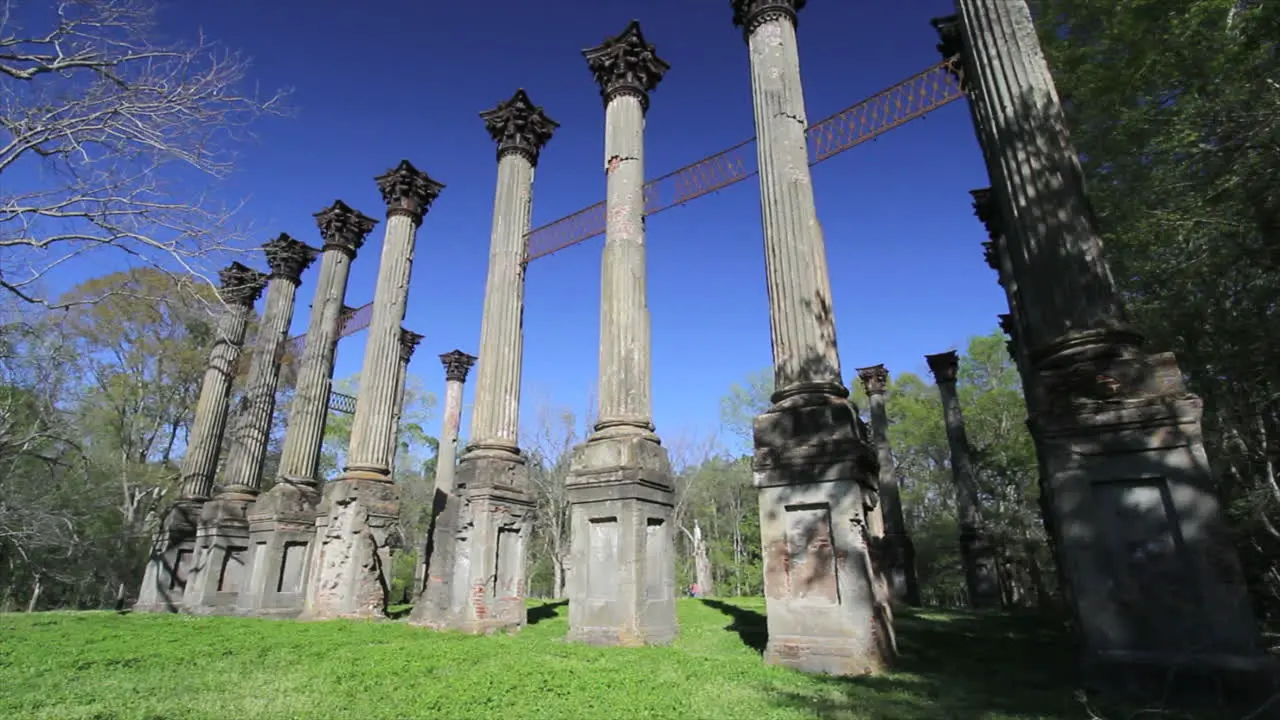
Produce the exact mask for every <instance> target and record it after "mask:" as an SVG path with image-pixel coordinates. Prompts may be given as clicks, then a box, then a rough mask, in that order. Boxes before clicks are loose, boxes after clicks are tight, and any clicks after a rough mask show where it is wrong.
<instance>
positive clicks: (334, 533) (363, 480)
mask: <svg viewBox="0 0 1280 720" xmlns="http://www.w3.org/2000/svg"><path fill="white" fill-rule="evenodd" d="M399 512H400V489H399V488H398V487H396V486H395V485H393V484H391V483H389V482H386V481H385V480H380V479H371V478H368V477H365V476H364V473H350V472H349V473H346V474H344V475H343V477H340V478H338V479H337V480H333V481H332V482H330V483H328V484H327V485H326V486H325V489H324V496H323V500H322V501H321V504H320V507H319V509H318V511H317V516H318V517H317V519H316V536H315V539H314V540H313V545H312V559H311V577H310V579H309V580H308V584H307V588H306V596H307V600H306V603H305V605H304V608H303V611H302V613H301V615H300V617H301V618H302V619H304V620H327V619H332V618H385V617H386V615H387V602H388V601H389V600H390V597H389V595H390V591H391V548H390V547H389V542H391V541H392V540H393V538H394V537H395V536H397V535H398V529H397V527H396V524H397V522H398V520H399Z"/></svg>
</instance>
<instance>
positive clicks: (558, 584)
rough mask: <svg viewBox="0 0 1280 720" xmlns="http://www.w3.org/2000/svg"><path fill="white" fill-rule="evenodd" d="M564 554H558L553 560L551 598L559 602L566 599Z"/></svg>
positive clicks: (555, 554)
mask: <svg viewBox="0 0 1280 720" xmlns="http://www.w3.org/2000/svg"><path fill="white" fill-rule="evenodd" d="M564 563H565V559H564V553H563V552H556V553H554V556H553V557H552V558H551V597H552V598H553V599H556V600H559V599H561V598H563V597H564V594H565V593H564Z"/></svg>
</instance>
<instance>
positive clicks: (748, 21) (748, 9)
mask: <svg viewBox="0 0 1280 720" xmlns="http://www.w3.org/2000/svg"><path fill="white" fill-rule="evenodd" d="M806 1H807V0H730V2H729V4H730V5H732V6H733V25H734V27H741V28H742V33H743V35H745V36H746V37H748V38H749V37H751V33H753V32H755V31H756V29H757V28H759V27H760V26H761V25H763V24H765V23H767V22H769V21H770V20H777V19H779V18H785V19H787V20H790V21H791V24H792V25H793V26H794V25H797V24H798V23H799V21H800V17H799V12H800V11H801V10H803V9H804V5H805V2H806Z"/></svg>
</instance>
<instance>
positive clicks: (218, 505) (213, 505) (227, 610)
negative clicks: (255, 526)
mask: <svg viewBox="0 0 1280 720" xmlns="http://www.w3.org/2000/svg"><path fill="white" fill-rule="evenodd" d="M249 502H250V500H249V499H248V498H236V499H222V498H215V499H213V500H210V501H209V502H207V503H205V505H204V508H203V510H202V511H201V513H200V527H199V529H198V531H197V533H196V562H195V565H194V567H193V568H192V571H191V577H190V580H189V581H188V582H187V588H186V593H185V594H184V595H183V599H182V604H183V609H184V610H185V611H186V612H189V613H192V614H195V615H229V614H233V613H234V612H235V608H236V601H237V599H238V597H239V594H240V590H241V588H242V587H244V586H246V585H247V584H248V580H249V574H250V572H251V563H252V560H253V554H252V552H251V546H250V544H249V522H248V520H247V519H246V517H245V512H246V511H247V510H248V507H249Z"/></svg>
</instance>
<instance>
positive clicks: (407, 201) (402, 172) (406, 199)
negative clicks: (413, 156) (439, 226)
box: [374, 160, 444, 224]
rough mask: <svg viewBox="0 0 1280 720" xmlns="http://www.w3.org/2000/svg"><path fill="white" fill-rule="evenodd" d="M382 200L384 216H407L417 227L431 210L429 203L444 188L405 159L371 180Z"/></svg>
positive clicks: (433, 200)
mask: <svg viewBox="0 0 1280 720" xmlns="http://www.w3.org/2000/svg"><path fill="white" fill-rule="evenodd" d="M374 181H375V182H377V183H378V190H379V191H380V192H381V193H382V201H383V202H385V203H386V204H387V217H391V216H392V215H407V216H409V218H410V219H412V220H413V222H414V223H418V224H420V223H421V222H422V218H423V216H424V215H426V214H427V211H428V210H430V209H431V203H433V202H435V199H436V198H437V197H439V196H440V191H441V190H444V185H443V184H441V183H438V182H436V181H435V180H432V179H431V176H429V175H427V174H426V173H424V172H422V171H421V170H419V169H418V168H416V167H414V166H413V164H412V163H410V162H409V161H408V160H401V161H400V164H399V165H397V166H395V167H394V168H392V169H390V170H388V171H386V172H385V173H383V174H381V175H379V176H378V177H376V178H374Z"/></svg>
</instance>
